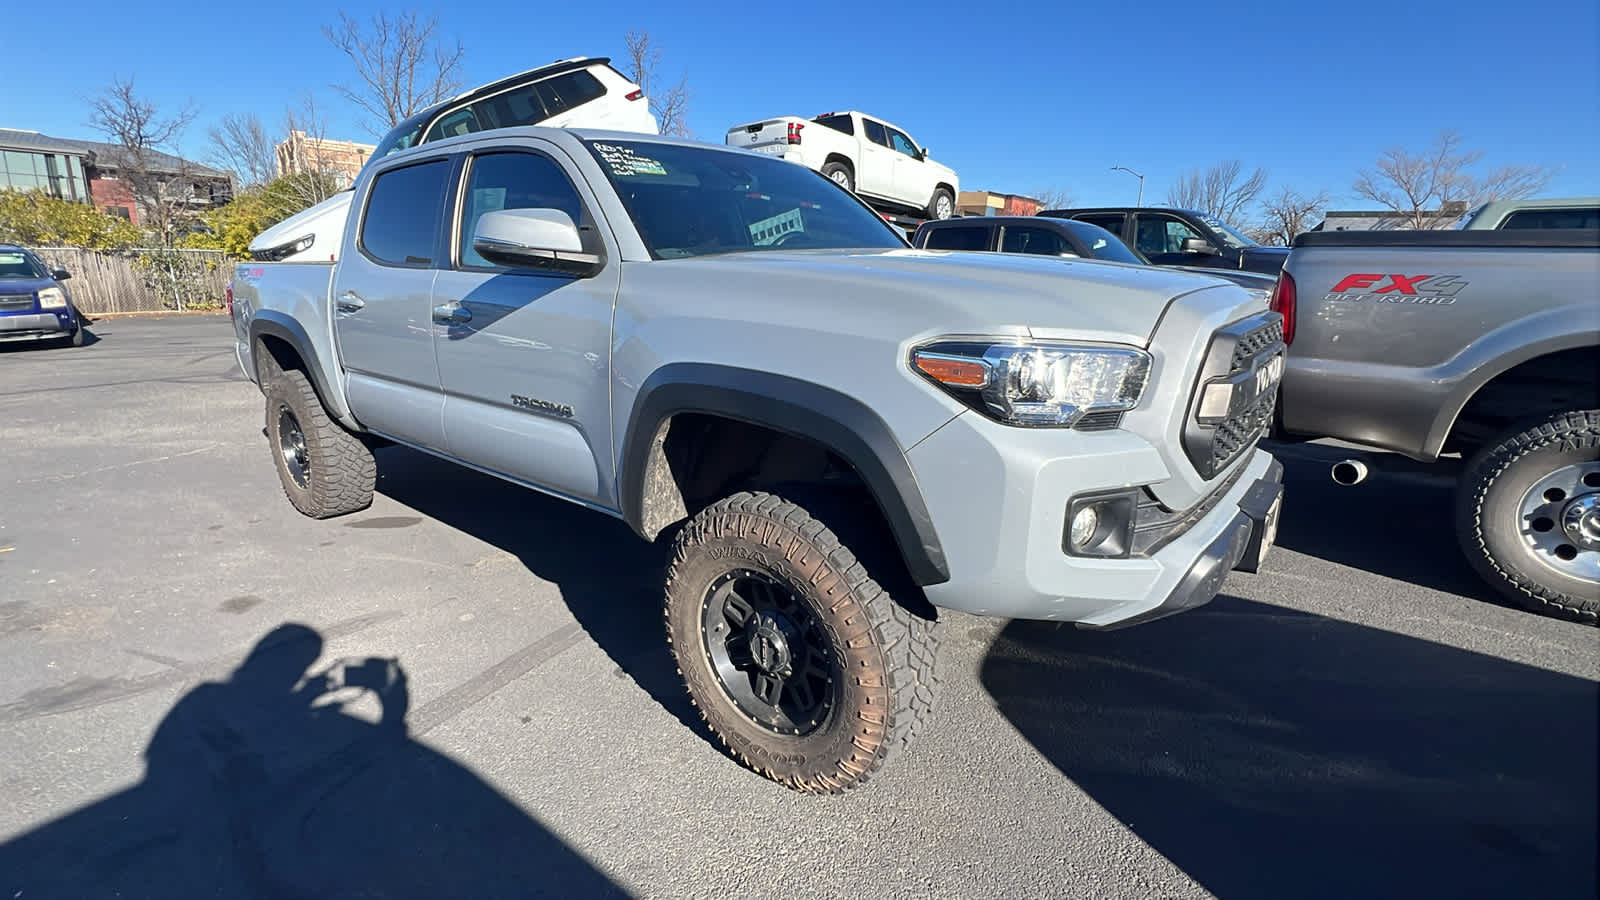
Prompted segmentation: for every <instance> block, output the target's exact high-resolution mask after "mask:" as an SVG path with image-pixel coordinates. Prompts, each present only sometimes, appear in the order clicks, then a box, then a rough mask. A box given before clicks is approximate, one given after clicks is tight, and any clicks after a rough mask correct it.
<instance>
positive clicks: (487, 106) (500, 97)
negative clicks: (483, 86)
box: [472, 84, 548, 128]
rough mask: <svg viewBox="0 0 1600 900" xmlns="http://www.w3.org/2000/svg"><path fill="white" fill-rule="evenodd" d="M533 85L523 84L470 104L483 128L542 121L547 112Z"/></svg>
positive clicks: (546, 116) (531, 123)
mask: <svg viewBox="0 0 1600 900" xmlns="http://www.w3.org/2000/svg"><path fill="white" fill-rule="evenodd" d="M535 88H536V86H535V85H531V84H528V85H523V86H522V87H519V88H513V89H512V90H509V91H506V92H505V93H503V94H496V95H495V96H493V97H485V98H484V99H482V100H479V101H478V102H477V103H474V104H472V109H473V110H474V111H475V112H476V113H477V115H478V121H479V122H480V123H482V125H483V127H484V128H510V127H512V126H514V125H533V124H536V123H538V122H542V121H544V120H545V119H546V118H548V114H547V113H546V112H545V109H544V101H542V100H540V99H539V93H538V91H537V90H536V89H535Z"/></svg>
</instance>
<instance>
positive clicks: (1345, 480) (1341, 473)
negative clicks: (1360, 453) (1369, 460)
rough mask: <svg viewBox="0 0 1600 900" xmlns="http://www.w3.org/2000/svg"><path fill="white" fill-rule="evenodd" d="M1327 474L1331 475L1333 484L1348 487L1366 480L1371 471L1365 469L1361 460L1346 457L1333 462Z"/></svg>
mask: <svg viewBox="0 0 1600 900" xmlns="http://www.w3.org/2000/svg"><path fill="white" fill-rule="evenodd" d="M1328 474H1330V475H1332V476H1333V483H1334V484H1342V485H1344V486H1345V487H1350V486H1352V485H1357V484H1360V483H1361V482H1363V481H1366V480H1367V475H1369V474H1371V473H1370V472H1369V471H1368V469H1367V464H1366V463H1364V462H1362V461H1361V460H1359V459H1346V460H1341V461H1339V462H1336V463H1334V464H1333V468H1332V469H1330V470H1329V472H1328Z"/></svg>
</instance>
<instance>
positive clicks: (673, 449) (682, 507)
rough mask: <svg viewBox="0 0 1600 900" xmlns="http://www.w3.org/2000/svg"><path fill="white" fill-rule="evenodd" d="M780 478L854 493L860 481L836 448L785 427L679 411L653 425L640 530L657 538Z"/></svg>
mask: <svg viewBox="0 0 1600 900" xmlns="http://www.w3.org/2000/svg"><path fill="white" fill-rule="evenodd" d="M780 484H807V485H827V486H830V487H837V488H840V489H842V490H851V491H859V492H861V493H862V494H863V495H864V496H866V498H867V499H868V500H869V501H870V500H871V497H870V495H868V494H867V492H866V489H865V487H864V486H863V485H862V482H861V479H860V478H859V477H858V476H857V475H856V472H855V470H854V469H852V468H851V467H850V464H849V463H847V462H845V461H844V460H843V459H842V458H841V457H839V455H838V454H836V453H834V452H833V451H831V450H829V449H828V448H826V447H824V446H822V445H821V444H818V443H816V442H814V441H811V440H808V439H806V438H803V437H797V436H795V435H792V434H788V433H786V432H782V431H778V430H776V429H772V428H768V427H766V426H763V425H752V424H750V423H748V422H741V421H739V420H737V419H730V418H727V417H724V416H718V415H711V414H708V413H678V414H677V415H675V416H672V417H670V418H669V419H667V421H665V422H662V423H661V425H660V427H658V428H657V429H656V434H655V440H654V441H653V442H652V444H651V447H650V455H649V461H648V462H647V463H646V469H645V476H644V497H643V498H642V503H641V505H640V512H641V514H642V515H641V526H642V529H641V530H642V531H643V532H644V534H645V536H646V537H648V538H652V539H653V538H654V537H655V536H656V535H658V534H660V533H661V532H662V531H664V530H666V529H667V528H669V527H671V526H672V525H674V524H676V523H678V522H681V521H683V520H684V519H687V518H689V517H690V516H693V515H694V514H696V513H698V512H699V511H700V510H702V509H705V508H706V507H707V506H710V505H711V504H712V503H715V502H716V501H717V500H720V499H722V498H723V497H726V496H727V495H728V494H730V493H733V492H735V491H740V490H753V489H757V488H771V487H774V486H776V485H780Z"/></svg>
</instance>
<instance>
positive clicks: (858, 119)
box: [727, 110, 961, 219]
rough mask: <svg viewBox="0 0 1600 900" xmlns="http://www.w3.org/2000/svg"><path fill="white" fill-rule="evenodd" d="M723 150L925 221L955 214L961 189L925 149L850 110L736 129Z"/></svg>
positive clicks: (901, 133)
mask: <svg viewBox="0 0 1600 900" xmlns="http://www.w3.org/2000/svg"><path fill="white" fill-rule="evenodd" d="M727 144H728V146H730V147H740V148H742V149H745V150H754V151H756V152H758V153H770V154H772V155H773V156H778V157H781V158H783V159H786V160H789V161H790V162H797V163H800V164H801V165H803V166H807V167H809V168H812V169H815V170H817V171H818V172H821V173H822V174H824V175H826V176H828V177H829V178H831V179H833V180H834V181H835V182H836V183H838V184H839V185H840V186H841V187H843V188H844V189H845V190H849V191H854V192H856V194H858V195H859V196H860V197H861V198H862V199H863V200H866V201H867V202H868V203H870V204H872V205H873V206H878V207H888V208H890V209H893V210H896V211H899V210H905V211H908V212H914V213H916V214H918V215H923V216H926V217H927V218H930V219H948V218H950V217H951V216H953V215H955V212H956V194H957V193H958V192H959V191H960V189H961V183H960V181H959V180H958V179H957V178H956V173H955V172H954V171H952V170H951V168H950V167H949V166H945V165H940V164H939V163H936V162H934V161H933V160H932V159H930V158H929V157H928V148H927V147H923V146H919V145H918V144H917V142H916V141H913V140H912V139H911V137H910V136H909V135H907V134H906V133H905V132H904V131H903V130H901V129H899V128H896V127H895V126H893V125H891V124H889V123H888V122H885V121H883V120H882V119H874V118H873V117H871V116H868V115H863V114H861V113H859V112H855V111H853V110H852V111H849V112H838V113H823V114H822V115H820V116H817V117H816V118H815V119H801V118H797V117H795V116H782V117H780V118H776V119H765V120H763V121H760V122H751V123H750V124H748V125H735V126H734V127H732V128H730V129H728V137H727Z"/></svg>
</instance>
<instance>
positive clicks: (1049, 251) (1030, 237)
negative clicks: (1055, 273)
mask: <svg viewBox="0 0 1600 900" xmlns="http://www.w3.org/2000/svg"><path fill="white" fill-rule="evenodd" d="M1000 250H1001V252H1003V253H1042V254H1044V255H1046V256H1059V255H1061V254H1063V253H1071V252H1072V248H1071V247H1069V246H1067V243H1066V241H1063V240H1062V239H1061V235H1059V234H1056V233H1055V232H1054V231H1050V230H1048V229H1045V228H1027V227H1023V228H1011V227H1007V228H1006V230H1005V237H1004V238H1003V239H1002V240H1001V242H1000Z"/></svg>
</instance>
